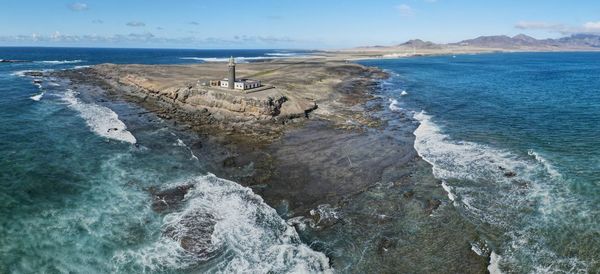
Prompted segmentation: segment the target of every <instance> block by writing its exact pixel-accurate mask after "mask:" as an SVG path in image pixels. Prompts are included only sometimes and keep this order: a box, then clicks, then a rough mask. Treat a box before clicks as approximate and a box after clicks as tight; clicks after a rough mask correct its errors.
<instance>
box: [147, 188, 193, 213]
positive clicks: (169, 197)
mask: <svg viewBox="0 0 600 274" xmlns="http://www.w3.org/2000/svg"><path fill="white" fill-rule="evenodd" d="M192 187H193V185H191V184H190V185H181V186H177V187H175V188H170V189H166V190H162V191H156V190H155V189H150V193H151V194H152V209H154V211H156V212H160V213H164V212H168V211H172V210H175V209H177V208H178V207H179V206H180V205H181V203H182V201H183V199H184V198H185V194H187V193H188V191H189V190H190V189H191V188H192Z"/></svg>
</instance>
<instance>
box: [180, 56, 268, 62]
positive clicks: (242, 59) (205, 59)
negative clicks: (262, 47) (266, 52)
mask: <svg viewBox="0 0 600 274" xmlns="http://www.w3.org/2000/svg"><path fill="white" fill-rule="evenodd" d="M275 58H276V57H269V56H257V57H236V58H235V62H236V63H248V62H250V61H258V60H271V59H275ZM179 59H183V60H196V61H203V62H219V63H223V62H228V61H229V57H227V58H217V57H181V58H179Z"/></svg>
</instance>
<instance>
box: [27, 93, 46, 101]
mask: <svg viewBox="0 0 600 274" xmlns="http://www.w3.org/2000/svg"><path fill="white" fill-rule="evenodd" d="M44 93H45V92H40V93H38V94H36V95H33V96H31V97H29V99H31V100H33V101H39V100H42V97H43V96H44Z"/></svg>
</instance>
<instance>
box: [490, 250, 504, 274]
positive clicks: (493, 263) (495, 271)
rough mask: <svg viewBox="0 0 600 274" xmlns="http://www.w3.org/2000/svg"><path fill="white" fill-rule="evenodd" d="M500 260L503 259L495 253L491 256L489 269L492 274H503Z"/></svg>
mask: <svg viewBox="0 0 600 274" xmlns="http://www.w3.org/2000/svg"><path fill="white" fill-rule="evenodd" d="M500 259H501V257H500V256H499V255H498V254H496V253H495V252H494V251H492V253H491V254H490V265H489V266H488V267H487V269H488V271H489V272H490V274H502V271H501V270H500Z"/></svg>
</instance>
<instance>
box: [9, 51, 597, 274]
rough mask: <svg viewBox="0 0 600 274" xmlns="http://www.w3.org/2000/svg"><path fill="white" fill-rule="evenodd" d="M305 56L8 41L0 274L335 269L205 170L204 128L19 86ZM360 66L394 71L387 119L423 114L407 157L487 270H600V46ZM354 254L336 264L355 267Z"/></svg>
mask: <svg viewBox="0 0 600 274" xmlns="http://www.w3.org/2000/svg"><path fill="white" fill-rule="evenodd" d="M305 53H306V52H297V51H294V52H290V51H275V50H223V51H219V50H213V51H206V50H157V49H69V48H0V59H17V60H27V61H30V62H24V63H0V273H111V272H112V273H141V272H146V273H203V272H211V273H213V272H226V273H227V272H246V273H288V272H296V273H306V272H311V273H312V272H323V271H325V272H327V271H331V269H330V264H331V260H330V258H328V257H327V256H326V255H325V254H323V253H321V252H319V251H316V250H314V249H312V248H311V247H315V245H310V244H307V243H304V242H303V241H302V239H303V238H302V237H300V236H299V235H298V232H297V231H296V230H295V229H294V227H292V226H290V225H288V224H286V222H285V220H284V219H283V218H282V217H280V216H279V215H278V214H277V212H276V211H275V210H274V209H273V208H271V207H269V206H268V205H267V204H265V203H264V202H263V200H262V199H261V198H260V197H259V196H257V195H255V194H254V193H253V192H252V190H251V189H249V188H245V187H242V186H240V185H238V184H237V183H235V182H231V181H227V180H223V179H220V178H217V177H215V176H214V175H211V174H210V173H209V172H207V168H206V167H205V166H204V165H203V163H202V161H201V159H202V157H203V155H195V154H194V153H193V150H192V147H193V145H194V141H193V140H194V136H191V135H190V134H189V133H185V131H180V130H178V129H177V128H173V126H172V125H171V124H168V123H165V122H163V121H162V120H161V119H160V118H158V117H156V116H153V115H152V114H147V113H146V112H145V111H144V110H143V109H139V108H138V107H136V106H133V105H131V104H128V103H125V102H122V101H114V102H113V101H105V100H95V99H97V98H94V97H93V96H89V95H86V94H79V93H77V92H76V91H73V90H70V89H69V88H68V86H67V83H65V82H64V80H61V79H56V78H44V79H43V81H42V82H41V83H34V82H32V81H33V80H35V79H34V78H31V77H25V76H24V74H25V72H26V71H31V70H54V71H56V70H61V69H73V68H75V69H76V68H79V67H81V66H88V65H94V64H99V63H105V62H111V63H144V64H185V63H195V62H202V61H215V60H221V59H223V58H227V57H229V56H231V55H235V56H242V57H245V58H241V59H239V60H238V61H256V60H263V59H268V58H275V57H280V56H287V57H289V56H293V55H302V54H305ZM360 63H363V64H365V65H369V66H376V67H380V68H382V69H385V70H387V71H388V72H389V73H390V75H391V77H390V78H389V79H387V80H385V81H383V82H382V83H381V89H380V91H379V92H378V94H377V96H378V97H379V100H376V101H377V102H383V103H384V104H385V106H386V110H385V112H386V113H385V117H388V118H386V119H390V118H389V117H391V119H394V117H396V116H397V117H398V120H400V119H406V117H409V118H411V119H413V122H414V126H415V128H416V130H415V132H414V135H415V144H414V147H415V149H416V150H417V152H418V154H419V155H420V156H421V157H422V158H423V159H424V160H426V161H427V162H429V163H430V164H431V166H430V167H429V166H428V167H426V168H427V169H428V170H429V169H432V171H433V174H434V175H435V177H436V178H437V179H438V180H439V181H440V182H441V183H440V184H439V189H440V191H441V190H443V191H445V193H446V194H447V197H448V199H447V201H444V203H443V205H442V207H446V206H450V207H452V208H453V209H452V210H456V212H458V214H451V215H447V216H452V218H458V219H460V220H461V222H462V221H465V222H468V223H470V224H472V226H473V227H475V230H476V235H477V237H475V238H474V240H473V241H472V242H471V243H470V245H471V251H472V252H473V254H479V255H480V256H483V257H486V258H487V257H489V258H490V265H489V267H488V269H489V270H490V271H491V272H493V273H500V272H501V273H598V272H600V221H599V220H600V138H599V137H598V136H600V54H599V53H505V54H480V55H457V56H439V57H418V58H406V59H395V60H368V61H360ZM91 93H93V91H91ZM137 113H146V114H144V115H143V116H138V115H132V114H137ZM140 117H141V118H140ZM115 128H116V130H112V129H115ZM189 185H193V186H194V188H193V190H192V191H191V192H190V193H189V194H188V195H187V196H186V197H185V204H183V205H182V207H181V208H179V209H177V210H171V211H167V212H160V213H159V212H156V211H155V210H153V208H152V203H151V200H152V196H151V195H150V193H151V192H152V191H160V190H162V189H171V188H173V187H177V186H189ZM440 193H444V192H440ZM397 196H400V195H397ZM382 197H384V196H382ZM386 197H387V196H386ZM389 197H395V196H394V195H390V196H389ZM370 202H371V201H370V200H369V199H367V198H365V201H358V200H356V201H354V203H353V204H352V206H353V207H360V206H361V205H363V204H365V205H366V204H368V203H370ZM387 202H389V201H387ZM361 203H362V204H361ZM390 203H391V204H393V201H391V202H390ZM446 209H447V208H445V209H444V211H447V210H446ZM454 216H458V217H454ZM426 217H427V216H426ZM432 218H435V216H432ZM206 219H210V220H213V221H214V222H215V223H214V230H212V231H210V230H209V229H207V227H213V224H212V223H210V224H209V223H206V222H205V221H204V220H206ZM449 222H450V223H452V222H453V221H452V220H449ZM406 225H407V226H410V223H407V224H406ZM469 227H470V226H469ZM344 229H347V228H346V227H344ZM350 229H351V228H350ZM355 234H360V232H355ZM470 234H471V232H470V231H469V235H470ZM184 235H193V236H194V237H197V239H195V240H205V239H206V237H207V235H208V237H210V239H211V242H212V243H213V245H212V246H211V247H210V248H209V249H207V250H202V251H199V252H198V253H190V252H186V251H185V250H183V249H182V248H181V246H180V244H179V242H180V241H183V238H182V237H184ZM350 235H351V234H350ZM450 235H454V234H452V233H450ZM392 236H398V235H390V237H392ZM434 236H435V235H432V237H434ZM398 237H402V235H400V236H398ZM330 240H332V241H333V240H335V239H330ZM404 244H406V245H411V244H412V245H413V246H411V247H410V248H408V249H407V250H419V249H421V248H423V249H425V248H427V247H424V246H422V245H423V244H426V243H420V242H415V243H408V242H407V243H404ZM324 245H327V243H324ZM471 251H468V252H471ZM340 252H341V251H340ZM355 252H356V254H342V255H344V256H347V257H353V258H359V260H362V259H363V256H362V255H361V254H360V250H355ZM417 256H418V254H407V256H406V257H407V258H410V257H417ZM340 257H343V256H340ZM365 260H366V258H365ZM369 260H371V261H369V264H370V265H375V264H376V263H377V260H378V258H369ZM339 261H342V260H339ZM440 261H441V262H444V260H440ZM351 268H352V267H351V266H348V268H346V269H343V270H338V271H340V272H344V271H348V272H351ZM433 269H438V270H439V271H440V272H443V271H442V269H443V265H439V266H436V267H433ZM333 271H334V272H335V271H336V270H335V269H334V270H333ZM399 272H408V273H414V272H419V270H418V269H401V270H399Z"/></svg>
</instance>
